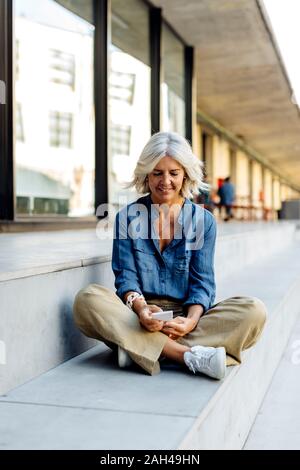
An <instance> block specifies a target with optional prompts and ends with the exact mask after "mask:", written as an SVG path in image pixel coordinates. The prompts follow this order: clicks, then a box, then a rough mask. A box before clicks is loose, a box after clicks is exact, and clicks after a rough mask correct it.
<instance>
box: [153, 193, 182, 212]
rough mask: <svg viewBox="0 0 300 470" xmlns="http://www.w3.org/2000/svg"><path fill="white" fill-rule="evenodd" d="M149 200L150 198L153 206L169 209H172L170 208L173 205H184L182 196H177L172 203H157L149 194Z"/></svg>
mask: <svg viewBox="0 0 300 470" xmlns="http://www.w3.org/2000/svg"><path fill="white" fill-rule="evenodd" d="M150 198H151V201H152V203H153V204H158V205H159V206H162V205H163V206H164V208H166V206H169V209H172V206H174V205H179V206H183V204H184V201H185V198H184V197H183V196H178V197H177V198H176V199H175V200H172V201H159V200H156V198H155V197H153V195H152V194H150Z"/></svg>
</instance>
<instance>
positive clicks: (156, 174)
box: [153, 173, 178, 176]
mask: <svg viewBox="0 0 300 470" xmlns="http://www.w3.org/2000/svg"><path fill="white" fill-rule="evenodd" d="M153 175H154V176H161V173H153ZM170 175H171V176H178V173H170Z"/></svg>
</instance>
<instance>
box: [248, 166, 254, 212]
mask: <svg viewBox="0 0 300 470" xmlns="http://www.w3.org/2000/svg"><path fill="white" fill-rule="evenodd" d="M248 186H249V204H250V205H251V206H252V205H253V160H250V159H249V160H248Z"/></svg>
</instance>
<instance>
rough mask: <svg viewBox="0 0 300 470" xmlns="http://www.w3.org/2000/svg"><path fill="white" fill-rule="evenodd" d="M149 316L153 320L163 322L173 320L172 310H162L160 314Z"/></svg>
mask: <svg viewBox="0 0 300 470" xmlns="http://www.w3.org/2000/svg"><path fill="white" fill-rule="evenodd" d="M151 316H152V318H154V319H155V320H163V321H168V320H173V310H163V311H162V312H153V313H152V315H151Z"/></svg>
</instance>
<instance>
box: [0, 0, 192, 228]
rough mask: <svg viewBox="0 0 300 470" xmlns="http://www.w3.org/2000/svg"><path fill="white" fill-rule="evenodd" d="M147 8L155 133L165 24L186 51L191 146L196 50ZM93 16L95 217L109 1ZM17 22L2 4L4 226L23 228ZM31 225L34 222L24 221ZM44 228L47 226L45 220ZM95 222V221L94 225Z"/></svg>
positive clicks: (8, 4) (0, 213)
mask: <svg viewBox="0 0 300 470" xmlns="http://www.w3.org/2000/svg"><path fill="white" fill-rule="evenodd" d="M141 1H142V2H143V3H144V4H146V5H147V7H148V12H149V24H150V28H149V29H150V32H149V34H150V41H149V43H150V63H151V132H152V133H154V132H158V131H159V130H160V86H161V83H160V79H161V74H160V66H161V29H162V24H163V22H164V23H166V25H167V26H168V27H169V28H170V29H171V31H172V32H173V33H174V35H175V36H176V37H177V38H178V39H179V40H180V41H181V42H182V44H183V45H184V47H185V65H186V76H185V101H186V138H188V140H190V142H191V140H192V74H193V60H192V55H193V54H192V50H193V48H192V47H190V46H188V45H187V44H186V43H185V42H184V40H183V39H182V38H181V37H180V35H179V34H178V33H177V32H176V31H175V30H174V29H173V27H172V26H171V25H170V24H169V23H168V21H166V20H165V19H164V18H163V14H162V9H161V8H156V7H154V6H153V5H152V4H151V2H149V1H148V0H141ZM93 12H94V26H95V36H94V107H95V213H96V209H97V207H98V206H99V205H100V204H103V203H107V202H108V86H107V85H108V28H109V25H108V21H109V0H93ZM13 21H14V11H13V2H12V1H11V0H1V2H0V80H2V81H4V82H5V85H6V104H5V105H3V104H0V150H1V157H0V223H1V222H3V221H8V222H10V223H16V224H18V223H20V221H22V220H24V216H23V217H22V216H19V215H18V216H16V192H15V175H14V127H13V117H14V108H13V107H14V102H13V79H14V77H13V40H14V38H13ZM25 218H26V219H27V221H30V220H34V219H35V217H32V216H27V217H25ZM75 219H76V220H77V221H82V222H84V221H85V220H89V221H91V217H78V218H72V219H71V218H68V217H66V218H64V220H63V221H62V218H61V216H57V217H55V216H53V217H51V220H53V222H57V221H62V222H63V223H64V224H66V223H68V222H70V226H71V225H72V223H73V222H74V220H75ZM39 220H40V221H41V223H43V221H44V220H45V221H47V219H46V217H45V218H44V217H40V219H39ZM93 220H96V219H93Z"/></svg>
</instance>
